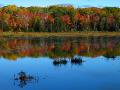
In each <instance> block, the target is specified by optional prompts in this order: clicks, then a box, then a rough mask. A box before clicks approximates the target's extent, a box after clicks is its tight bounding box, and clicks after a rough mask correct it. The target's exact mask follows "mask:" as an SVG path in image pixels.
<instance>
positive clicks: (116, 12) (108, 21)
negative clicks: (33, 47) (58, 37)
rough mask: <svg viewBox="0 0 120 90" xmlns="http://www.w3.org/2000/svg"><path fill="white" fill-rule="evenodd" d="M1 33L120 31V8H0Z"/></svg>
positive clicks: (10, 6)
mask: <svg viewBox="0 0 120 90" xmlns="http://www.w3.org/2000/svg"><path fill="white" fill-rule="evenodd" d="M0 31H1V32H71V31H72V32H77V31H120V8H117V7H104V8H96V7H91V8H74V7H73V6H71V5H68V6H59V5H58V6H49V7H17V6H15V5H8V6H4V7H1V8H0Z"/></svg>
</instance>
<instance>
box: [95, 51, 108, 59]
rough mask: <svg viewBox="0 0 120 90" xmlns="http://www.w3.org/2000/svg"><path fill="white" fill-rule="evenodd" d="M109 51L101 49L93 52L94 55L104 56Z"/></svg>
mask: <svg viewBox="0 0 120 90" xmlns="http://www.w3.org/2000/svg"><path fill="white" fill-rule="evenodd" d="M106 52H107V51H106V50H101V51H94V52H93V55H94V56H93V57H97V56H102V55H104V54H105V53H106Z"/></svg>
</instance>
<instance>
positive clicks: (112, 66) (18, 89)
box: [0, 36, 120, 90]
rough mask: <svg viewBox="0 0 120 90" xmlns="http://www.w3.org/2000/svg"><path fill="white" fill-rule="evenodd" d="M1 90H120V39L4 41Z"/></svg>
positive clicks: (0, 59) (1, 44) (0, 50)
mask: <svg viewBox="0 0 120 90" xmlns="http://www.w3.org/2000/svg"><path fill="white" fill-rule="evenodd" d="M0 90H120V37H118V36H116V37H66V38H65V37H49V38H16V39H15V38H1V39H0Z"/></svg>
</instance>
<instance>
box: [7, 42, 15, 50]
mask: <svg viewBox="0 0 120 90" xmlns="http://www.w3.org/2000/svg"><path fill="white" fill-rule="evenodd" d="M16 45H17V41H16V40H10V41H9V42H8V46H9V47H10V48H11V49H12V48H15V47H16Z"/></svg>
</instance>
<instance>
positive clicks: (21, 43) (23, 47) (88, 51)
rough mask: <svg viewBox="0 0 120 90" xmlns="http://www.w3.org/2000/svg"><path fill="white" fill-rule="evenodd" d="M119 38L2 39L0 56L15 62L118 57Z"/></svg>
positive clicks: (119, 53)
mask: <svg viewBox="0 0 120 90" xmlns="http://www.w3.org/2000/svg"><path fill="white" fill-rule="evenodd" d="M119 40H120V37H89V38H86V37H66V38H65V37H61V38H59V37H50V38H30V39H29V38H27V39H25V38H17V39H15V38H2V39H1V40H0V56H2V57H4V58H7V59H12V60H16V59H17V58H18V57H25V56H29V57H40V56H49V57H51V58H56V57H69V58H71V57H73V56H74V55H76V54H77V55H80V56H90V57H96V56H101V55H103V56H105V55H106V54H107V53H109V52H110V53H111V55H112V54H113V55H114V56H117V55H120V43H119Z"/></svg>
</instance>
